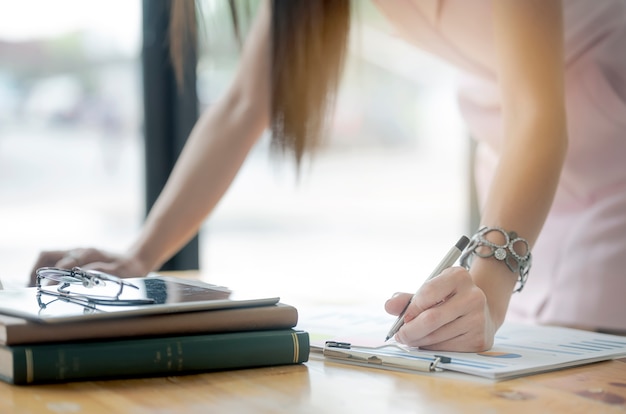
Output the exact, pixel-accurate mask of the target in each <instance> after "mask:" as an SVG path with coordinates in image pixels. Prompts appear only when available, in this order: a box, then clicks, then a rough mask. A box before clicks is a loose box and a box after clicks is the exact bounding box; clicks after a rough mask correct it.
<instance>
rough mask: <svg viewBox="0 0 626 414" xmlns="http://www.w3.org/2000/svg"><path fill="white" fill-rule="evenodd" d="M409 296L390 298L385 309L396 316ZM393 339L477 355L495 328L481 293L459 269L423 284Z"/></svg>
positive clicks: (487, 344)
mask: <svg viewBox="0 0 626 414" xmlns="http://www.w3.org/2000/svg"><path fill="white" fill-rule="evenodd" d="M411 297H412V295H411V294H409V293H399V294H396V295H394V296H393V297H392V298H391V299H389V300H388V301H387V303H385V310H386V311H387V312H388V313H390V314H392V315H399V314H400V313H401V312H402V310H403V309H404V307H405V306H406V304H407V302H408V301H410V300H411ZM404 322H405V323H404V326H402V328H400V330H399V331H398V333H397V334H396V336H395V339H396V340H397V341H398V342H400V343H403V344H406V345H409V346H415V347H420V348H423V349H431V350H439V351H460V352H478V351H485V350H487V349H489V348H491V346H492V345H493V338H494V336H495V333H496V330H497V328H498V327H497V326H496V323H494V318H493V317H492V315H491V313H490V311H489V306H488V303H487V298H486V296H485V294H484V292H483V291H482V290H481V289H480V288H479V287H478V286H476V285H475V284H474V282H473V280H472V278H471V276H470V274H469V272H468V271H467V270H465V269H464V268H461V267H453V268H450V269H446V270H444V271H443V272H442V273H441V274H440V275H439V276H438V277H436V278H434V279H431V280H429V281H428V282H426V283H425V284H424V285H423V286H422V287H421V288H420V290H419V291H418V292H417V294H416V295H415V298H414V299H413V301H412V302H411V303H410V304H409V306H408V308H407V311H406V313H405V317H404Z"/></svg>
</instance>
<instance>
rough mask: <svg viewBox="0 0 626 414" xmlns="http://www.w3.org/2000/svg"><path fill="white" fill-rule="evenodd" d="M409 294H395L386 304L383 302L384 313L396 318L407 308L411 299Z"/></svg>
mask: <svg viewBox="0 0 626 414" xmlns="http://www.w3.org/2000/svg"><path fill="white" fill-rule="evenodd" d="M412 297H413V295H412V294H410V293H403V292H402V293H396V294H394V295H393V296H392V297H391V298H390V299H389V300H387V302H385V311H386V312H387V313H389V314H391V315H395V316H398V315H400V314H401V313H402V311H404V309H405V308H406V307H407V305H408V304H409V302H410V301H411V298H412Z"/></svg>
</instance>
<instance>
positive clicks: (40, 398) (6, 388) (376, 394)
mask: <svg viewBox="0 0 626 414" xmlns="http://www.w3.org/2000/svg"><path fill="white" fill-rule="evenodd" d="M209 412H211V413H231V412H232V413H237V414H239V413H242V414H243V413H342V414H346V413H405V412H407V413H421V412H423V413H429V414H430V413H474V412H476V413H485V412H489V413H533V414H537V413H546V412H557V413H568V414H569V413H585V414H587V413H612V412H615V413H617V412H626V359H624V360H614V361H608V362H601V363H596V364H592V365H588V366H584V367H578V368H573V369H567V370H563V371H557V372H552V373H547V374H542V375H535V376H531V377H525V378H519V379H515V380H510V381H503V382H489V381H486V380H476V379H471V378H466V379H458V378H446V376H445V375H428V374H423V375H420V374H406V373H398V372H391V371H385V370H380V369H370V368H361V367H355V366H346V365H341V364H337V363H333V362H327V361H324V360H323V359H321V357H319V356H312V358H311V359H310V360H309V362H307V363H305V364H303V365H294V366H280V367H270V368H258V369H249V370H240V371H227V372H215V373H206V374H199V375H188V376H179V377H163V378H147V379H132V380H112V381H93V382H76V383H68V384H54V385H38V386H21V387H20V386H10V385H8V384H4V383H1V384H0V413H3V414H12V413H20V414H24V413H37V414H41V413H55V414H59V413H68V414H69V413H72V414H74V413H90V414H91V413H134V414H139V413H168V414H169V413H209Z"/></svg>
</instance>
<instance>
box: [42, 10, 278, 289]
mask: <svg viewBox="0 0 626 414" xmlns="http://www.w3.org/2000/svg"><path fill="white" fill-rule="evenodd" d="M270 13H271V11H270V9H269V4H267V3H266V4H263V5H262V6H261V7H260V8H259V12H258V16H257V18H256V20H255V23H254V24H253V26H252V28H251V30H250V33H249V36H248V40H247V43H246V45H245V46H244V49H243V53H242V58H241V61H240V64H239V68H238V70H237V73H236V76H235V79H234V82H233V84H232V85H231V87H230V88H229V90H228V92H227V93H226V94H225V96H224V97H222V98H221V99H220V100H219V101H218V102H217V103H216V104H214V105H213V106H211V107H210V108H209V109H208V110H207V111H205V112H204V113H203V114H202V115H201V117H200V119H199V120H198V122H197V123H196V125H195V126H194V128H193V130H192V132H191V134H190V136H189V138H188V140H187V143H186V144H185V147H184V149H183V151H182V153H181V155H180V157H179V159H178V160H177V162H176V165H175V167H174V169H173V171H172V173H171V175H170V177H169V179H168V181H167V184H166V185H165V187H164V189H163V191H162V192H161V194H160V195H159V197H158V199H157V201H156V202H155V204H154V206H153V207H152V209H151V211H150V213H149V215H148V217H147V219H146V222H145V224H144V226H143V228H142V231H141V233H140V235H139V237H138V239H137V241H136V242H135V243H134V245H133V246H132V247H131V248H130V250H129V252H128V253H127V254H123V255H119V254H112V253H108V252H104V251H102V250H99V249H73V250H70V251H50V252H43V253H41V255H40V256H39V258H38V260H37V263H36V265H35V269H37V268H39V267H42V266H58V267H68V268H70V267H73V266H77V265H80V266H84V267H86V268H90V269H96V270H101V271H104V272H108V273H112V274H115V275H119V276H140V275H144V274H146V273H148V272H150V271H153V270H156V269H158V268H159V267H160V266H161V265H162V264H163V263H164V262H165V261H167V260H168V259H169V258H170V257H171V256H172V255H173V254H175V253H176V252H177V251H178V250H179V249H181V248H182V247H183V246H184V245H185V243H187V242H188V241H189V240H190V239H191V238H192V237H193V236H194V235H195V234H196V233H197V231H198V229H199V228H200V226H201V224H202V222H203V221H204V220H205V218H206V217H207V215H208V214H210V212H211V211H212V210H213V209H214V207H215V206H216V204H217V203H218V202H219V200H220V199H221V197H222V196H223V194H224V193H225V191H226V190H227V189H228V187H229V185H230V184H231V182H232V180H233V179H234V177H235V175H236V174H237V171H238V170H239V168H240V167H241V165H242V163H243V161H244V160H245V158H246V156H247V154H248V152H249V151H250V149H251V148H252V146H253V145H254V143H255V142H256V141H257V140H258V138H259V136H260V135H261V134H262V132H263V130H264V129H265V128H266V127H267V126H268V124H269V80H270V75H269V66H270V60H269V59H270V54H269V47H270V42H269V36H270V24H271V16H270ZM33 277H34V276H32V277H31V279H33ZM33 280H34V279H33ZM31 283H32V280H31Z"/></svg>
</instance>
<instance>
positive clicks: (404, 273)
mask: <svg viewBox="0 0 626 414" xmlns="http://www.w3.org/2000/svg"><path fill="white" fill-rule="evenodd" d="M359 4H361V5H362V6H363V7H361V8H360V9H359V10H357V15H356V19H357V26H356V28H355V29H354V30H353V31H352V35H353V36H354V38H353V42H352V46H351V49H350V56H349V60H348V65H347V68H346V73H345V76H344V80H343V83H342V87H341V91H340V97H339V102H338V107H337V112H336V117H335V123H334V128H333V132H332V137H331V138H330V139H329V145H328V146H327V147H326V148H325V149H324V150H323V151H321V152H320V153H319V154H317V156H316V157H315V158H314V159H313V162H312V163H311V164H310V165H305V167H304V168H303V170H302V175H301V176H300V177H299V178H297V177H296V175H295V173H294V169H293V164H292V163H291V161H290V160H284V161H282V162H278V163H276V162H274V161H275V159H274V158H272V157H270V154H269V153H268V151H269V145H268V139H267V137H265V138H264V139H262V140H261V141H260V142H259V143H258V145H257V146H256V147H255V148H254V149H253V152H252V154H251V156H250V157H249V158H248V159H247V160H246V162H245V164H244V166H243V168H242V170H241V171H240V173H239V175H238V176H237V178H236V180H235V182H234V184H233V186H232V187H231V188H230V189H229V191H228V192H227V194H226V196H225V198H224V199H223V200H222V201H221V203H220V204H219V205H218V208H217V209H216V211H215V212H214V213H213V214H212V215H211V217H210V219H209V220H208V221H207V222H206V224H205V226H204V227H203V231H202V233H201V239H200V246H201V253H200V260H201V268H202V270H203V273H204V274H205V275H206V276H207V279H208V280H210V281H211V282H213V283H220V284H225V285H227V286H230V287H232V288H243V289H251V290H253V291H255V292H264V293H266V294H269V295H276V294H280V295H281V298H283V300H285V301H286V302H287V303H302V302H303V301H313V302H318V301H323V302H325V303H329V302H337V303H339V302H342V303H345V302H353V301H365V302H367V303H374V304H376V305H380V304H382V301H383V300H385V299H387V298H388V297H389V296H390V295H391V294H392V293H393V292H395V291H399V290H404V291H414V290H415V289H416V288H417V287H418V286H419V285H420V284H421V282H422V280H423V279H425V278H426V277H427V276H428V274H429V273H430V272H431V271H432V268H434V267H435V266H436V264H437V262H438V260H439V259H440V257H441V256H442V255H443V254H444V253H445V252H446V251H447V250H448V249H449V247H450V245H451V244H453V243H455V242H456V240H458V237H459V236H460V234H462V233H466V232H467V228H468V224H467V221H468V207H467V205H468V203H467V200H468V197H469V195H468V192H467V183H468V182H469V179H468V178H466V177H467V170H468V167H467V151H468V139H467V137H466V133H465V131H464V128H463V125H462V123H461V121H460V117H459V115H458V113H457V108H456V101H455V96H454V76H453V72H452V70H451V69H450V68H448V67H446V66H445V65H443V64H442V63H441V62H439V61H436V60H434V59H433V58H430V57H429V56H427V55H424V54H421V53H419V52H417V51H415V50H414V49H413V48H411V47H409V46H408V45H406V44H405V43H403V42H402V41H400V40H398V39H396V38H394V37H392V36H390V35H389V31H388V28H386V27H385V26H384V23H383V22H382V19H381V17H380V16H379V15H378V13H377V11H376V10H374V8H373V6H371V5H370V4H369V2H367V3H359ZM203 10H204V18H205V23H204V25H205V32H202V31H201V32H200V35H201V36H202V35H203V34H204V35H207V34H208V36H206V37H207V38H208V39H209V41H210V43H209V44H208V45H205V48H204V50H203V53H202V54H201V56H200V61H199V70H198V79H199V80H200V81H199V85H198V95H199V96H200V99H201V104H202V106H204V107H206V106H209V105H210V104H211V102H212V101H213V100H214V99H217V97H219V96H220V94H221V93H222V92H223V90H224V89H225V88H226V87H227V85H228V82H229V81H230V79H231V77H232V74H233V70H234V67H235V65H236V61H237V49H236V47H235V46H234V45H233V44H232V43H231V47H228V48H226V47H224V45H228V44H229V40H228V39H231V37H232V31H231V28H230V26H228V24H226V23H225V22H228V21H229V16H228V14H227V13H228V10H227V7H226V3H225V2H218V1H212V2H208V1H207V2H205V7H204V9H203ZM207 32H208V33H207ZM220 36H221V37H220Z"/></svg>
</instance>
